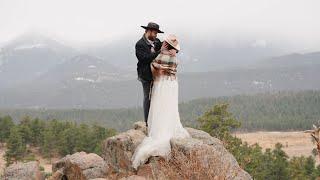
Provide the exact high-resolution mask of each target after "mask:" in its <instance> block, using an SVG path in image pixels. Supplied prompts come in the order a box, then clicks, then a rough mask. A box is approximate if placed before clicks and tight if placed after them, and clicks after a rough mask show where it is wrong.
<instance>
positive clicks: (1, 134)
mask: <svg viewBox="0 0 320 180" xmlns="http://www.w3.org/2000/svg"><path fill="white" fill-rule="evenodd" d="M13 126H14V123H13V121H12V118H11V117H10V116H5V117H2V118H1V117H0V143H4V142H5V141H6V140H7V138H8V137H9V136H10V130H11V128H12V127H13Z"/></svg>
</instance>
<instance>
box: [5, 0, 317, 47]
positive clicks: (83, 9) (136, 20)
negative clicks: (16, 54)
mask: <svg viewBox="0 0 320 180" xmlns="http://www.w3.org/2000/svg"><path fill="white" fill-rule="evenodd" d="M319 9H320V1H319V0H190V1H187V0H176V1H174V0H155V1H151V0H126V1H124V0H0V23H1V28H0V43H1V42H4V41H8V40H10V39H12V38H14V37H15V36H17V35H19V34H21V33H24V32H26V31H37V32H44V33H47V34H52V35H56V36H58V37H61V38H63V39H65V40H68V41H72V42H93V41H101V40H105V39H108V40H113V39H119V38H121V37H125V36H131V35H138V34H141V32H142V29H141V28H140V25H145V24H146V23H147V22H148V21H154V22H157V23H159V24H160V27H161V29H162V30H163V31H165V32H168V33H175V34H178V35H179V34H184V35H186V34H187V35H189V36H194V37H195V38H205V37H213V38H215V37H219V38H221V39H223V38H226V39H229V40H230V39H233V38H234V39H241V38H247V37H250V38H255V39H257V43H258V44H259V43H261V44H262V45H263V44H265V43H266V42H268V41H277V40H278V41H287V42H289V43H292V44H299V45H301V47H304V48H305V49H308V50H320V48H319V47H320V46H319V45H320V20H319V19H320V10H319Z"/></svg>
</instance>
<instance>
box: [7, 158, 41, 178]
mask: <svg viewBox="0 0 320 180" xmlns="http://www.w3.org/2000/svg"><path fill="white" fill-rule="evenodd" d="M3 178H4V179H5V180H43V179H44V176H43V174H42V173H41V171H40V168H39V162H37V161H30V162H26V163H23V162H18V163H14V164H11V165H10V166H9V167H7V168H6V169H5V171H4V176H3Z"/></svg>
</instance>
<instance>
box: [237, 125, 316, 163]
mask: <svg viewBox="0 0 320 180" xmlns="http://www.w3.org/2000/svg"><path fill="white" fill-rule="evenodd" d="M234 135H235V136H236V137H238V138H241V139H242V140H243V141H246V142H248V143H249V144H254V143H258V144H259V145H260V146H261V147H262V148H263V149H266V148H274V145H275V144H276V143H277V142H279V143H281V144H283V146H284V147H283V150H284V151H285V152H286V153H287V154H288V155H289V157H293V156H301V155H304V156H309V155H312V149H313V148H315V145H314V144H313V143H312V141H311V138H310V135H309V134H306V133H304V132H303V131H292V132H278V131H274V132H264V131H259V132H250V133H234ZM315 159H316V163H317V164H319V159H318V158H315Z"/></svg>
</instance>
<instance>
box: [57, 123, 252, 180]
mask: <svg viewBox="0 0 320 180" xmlns="http://www.w3.org/2000/svg"><path fill="white" fill-rule="evenodd" d="M186 129H187V131H188V132H189V133H190V135H191V137H190V138H183V139H179V138H173V139H171V141H170V144H171V155H170V157H169V160H166V159H164V158H163V157H150V158H149V159H148V161H147V162H146V163H145V164H144V165H141V166H140V167H139V168H138V170H135V169H133V168H132V166H131V157H132V155H133V153H134V150H135V149H136V147H137V146H138V145H139V144H140V143H141V142H142V140H143V138H144V137H146V132H147V129H146V127H145V123H144V122H136V123H135V124H134V128H133V129H130V130H128V131H126V132H123V133H120V134H118V135H116V136H113V137H110V138H107V139H106V140H105V141H104V142H103V154H102V157H100V156H98V155H96V154H92V153H90V154H87V153H84V152H80V153H75V154H73V155H68V156H66V157H64V158H62V159H61V160H59V161H57V162H56V163H54V164H53V167H52V169H53V175H52V177H51V179H54V180H58V179H59V180H60V179H65V178H67V179H68V180H84V179H91V180H93V179H95V180H113V179H121V180H146V179H201V180H202V179H239V180H240V179H241V180H247V179H252V178H251V176H250V175H249V174H248V173H247V172H245V171H244V170H243V169H241V168H240V167H239V165H238V163H237V161H236V159H235V158H234V157H233V156H232V155H231V154H230V153H229V152H228V151H227V150H226V149H225V148H224V146H223V144H222V142H221V141H220V140H219V139H217V138H214V137H211V136H210V135H209V134H208V133H206V132H203V131H200V130H197V129H193V128H186Z"/></svg>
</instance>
